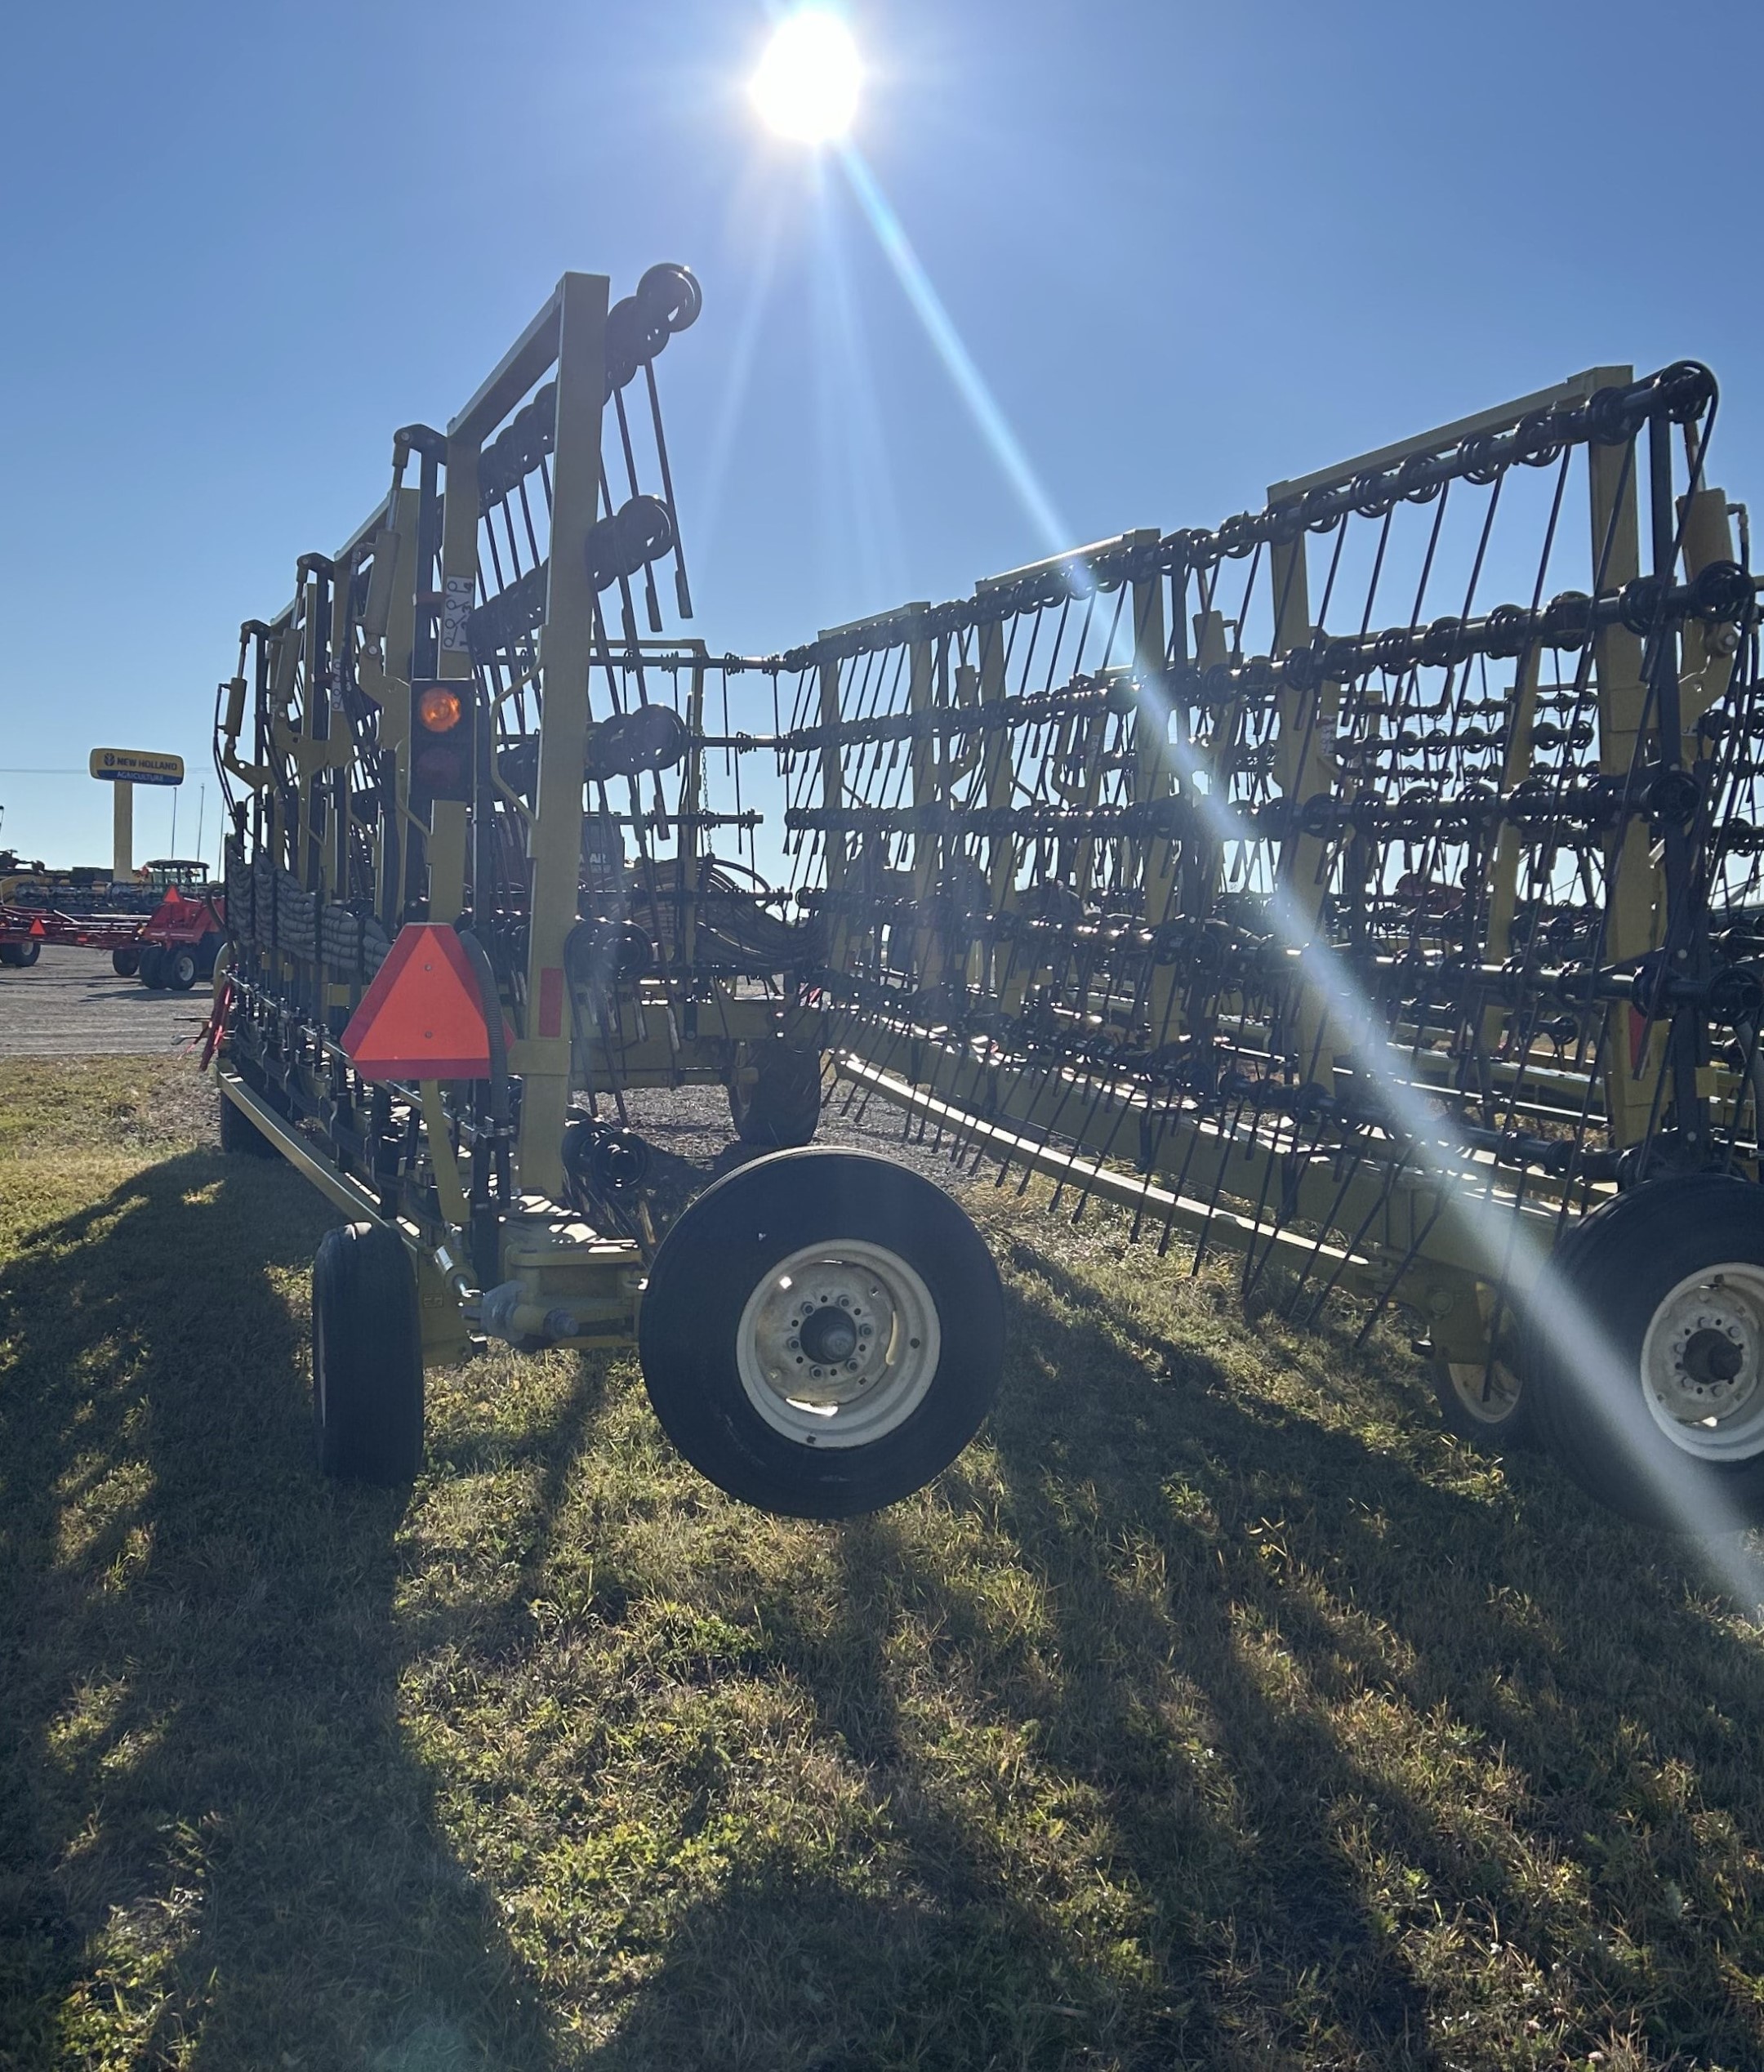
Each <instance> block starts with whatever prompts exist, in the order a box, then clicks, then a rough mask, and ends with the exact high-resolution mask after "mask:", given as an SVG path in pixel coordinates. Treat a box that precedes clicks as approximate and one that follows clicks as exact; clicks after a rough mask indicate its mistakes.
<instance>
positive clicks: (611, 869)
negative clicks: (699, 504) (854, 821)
mask: <svg viewBox="0 0 1764 2072" xmlns="http://www.w3.org/2000/svg"><path fill="white" fill-rule="evenodd" d="M698 307H699V291H698V287H697V282H696V281H695V280H694V279H693V277H692V275H691V274H689V273H688V272H687V271H686V270H684V268H681V267H677V266H667V265H663V266H657V267H653V268H652V269H651V270H649V271H648V273H647V274H644V277H643V278H642V280H641V281H640V282H639V283H638V286H637V288H636V290H635V293H633V294H632V295H630V296H626V297H624V298H622V299H621V300H620V301H616V302H613V303H612V304H611V305H610V307H609V306H608V283H607V282H606V281H605V280H604V278H599V277H597V276H592V275H586V274H568V275H566V276H565V277H564V280H563V281H562V283H560V284H559V287H558V290H557V292H556V293H555V295H554V296H552V297H551V299H550V301H548V302H547V304H546V306H545V308H544V309H543V310H541V312H540V314H539V315H538V316H537V318H536V319H535V320H534V321H533V323H532V324H531V325H530V326H529V327H528V329H527V331H526V332H524V333H523V335H522V336H521V337H520V339H519V341H517V342H516V344H515V346H514V347H513V348H512V349H511V350H510V352H509V354H507V355H506V358H505V359H503V361H502V363H501V365H500V366H499V367H498V368H497V369H496V371H495V372H493V373H492V375H491V376H490V377H489V378H488V381H486V382H485V383H484V384H483V386H482V387H481V388H480V389H479V391H478V393H477V394H475V395H474V397H473V398H472V399H471V400H470V402H469V403H467V404H466V408H464V410H463V411H462V412H461V413H460V415H459V416H458V417H456V418H454V420H453V421H452V423H451V424H450V425H449V426H448V429H447V430H446V431H445V432H444V433H443V432H439V431H435V430H430V429H429V428H427V427H425V426H420V425H413V426H407V427H406V428H405V429H404V430H401V431H400V432H399V433H398V434H397V435H396V438H395V439H394V446H393V468H392V481H391V486H390V490H389V491H388V492H387V495H386V497H385V501H384V502H383V503H382V504H381V505H380V506H377V507H376V510H374V511H373V512H372V514H371V515H370V516H369V518H368V519H367V522H366V523H365V524H363V526H362V528H360V529H359V532H357V533H356V534H355V535H354V537H353V538H351V539H350V541H348V542H347V543H346V544H345V546H343V547H342V548H341V550H340V551H339V552H337V553H336V555H328V556H327V555H315V554H314V555H305V556H303V557H302V558H301V560H300V562H299V563H298V564H297V572H296V590H295V595H294V596H293V598H292V601H291V602H290V603H289V604H287V607H286V608H284V609H283V611H282V612H281V613H279V614H278V616H277V617H274V619H271V620H267V621H252V622H247V625H246V626H244V627H243V630H242V639H241V648H240V665H239V669H238V674H237V675H235V676H234V678H233V679H232V680H231V681H230V682H229V683H228V684H223V685H222V686H221V690H220V703H219V706H218V708H217V715H216V717H217V728H216V746H217V760H218V763H219V766H220V771H221V773H222V782H223V786H225V787H228V788H229V807H230V809H231V812H232V816H233V829H234V833H233V838H232V840H231V844H230V847H229V854H228V861H227V882H226V919H227V925H228V929H229V934H230V936H231V938H232V951H231V956H230V959H229V964H228V965H227V967H226V969H225V975H224V978H223V980H222V984H223V986H224V988H225V991H224V994H223V998H224V1000H225V1008H224V1010H223V1011H224V1016H225V1032H224V1037H223V1041H222V1047H221V1052H220V1076H221V1087H222V1091H223V1094H224V1096H225V1098H224V1101H223V1105H222V1111H221V1113H222V1122H223V1131H222V1134H223V1140H224V1142H225V1143H226V1144H228V1145H229V1147H233V1148H235V1149H238V1150H241V1151H264V1152H269V1151H280V1152H282V1153H283V1155H285V1156H287V1157H288V1158H289V1159H290V1160H291V1161H293V1162H294V1163H295V1164H296V1165H297V1166H299V1167H300V1168H301V1170H303V1171H304V1172H305V1173H306V1174H307V1175H308V1176H309V1177H310V1179H313V1180H314V1182H316V1183H317V1184H318V1186H319V1187H320V1188H323V1190H324V1192H326V1193H327V1195H329V1196H330V1197H331V1198H332V1201H334V1202H335V1203H336V1205H337V1206H338V1207H339V1208H341V1210H343V1212H344V1213H345V1215H347V1216H349V1217H350V1218H351V1219H353V1220H352V1221H351V1223H350V1225H349V1226H348V1228H345V1229H341V1230H337V1231H334V1232H332V1233H330V1235H329V1236H328V1237H327V1239H326V1240H325V1242H324V1244H323V1246H322V1247H321V1249H320V1252H319V1255H318V1261H317V1263H316V1266H315V1268H314V1410H315V1415H316V1419H317V1424H318V1445H319V1452H320V1457H321V1460H322V1462H323V1465H324V1466H325V1467H326V1468H327V1469H328V1470H329V1471H331V1472H333V1473H339V1474H344V1475H351V1476H357V1477H364V1478H367V1479H376V1480H397V1479H400V1478H403V1477H408V1475H409V1474H411V1473H413V1472H414V1470H415V1468H416V1464H417V1463H418V1461H419V1459H420V1458H421V1433H422V1374H423V1368H424V1366H425V1363H429V1364H433V1363H434V1362H436V1361H444V1360H447V1359H449V1358H452V1357H457V1356H458V1354H459V1353H460V1352H462V1351H463V1350H464V1348H466V1346H467V1344H468V1343H470V1340H471V1339H473V1338H474V1337H478V1338H483V1337H488V1336H494V1337H499V1338H501V1339H505V1340H506V1341H508V1342H510V1343H512V1344H514V1345H515V1346H517V1347H520V1348H537V1347H540V1346H546V1345H564V1346H579V1347H588V1346H596V1345H616V1344H620V1343H627V1342H630V1340H632V1339H636V1340H637V1341H638V1343H639V1349H640V1352H641V1356H642V1360H643V1366H644V1377H645V1380H646V1382H647V1384H648V1388H649V1392H650V1394H651V1397H652V1399H653V1401H654V1403H655V1406H656V1408H657V1412H658V1414H659V1415H660V1416H661V1418H662V1423H663V1424H664V1425H665V1427H666V1429H667V1430H668V1432H669V1433H670V1436H671V1437H673V1438H674V1440H675V1442H676V1444H678V1445H679V1447H680V1448H681V1450H683V1451H684V1453H685V1454H686V1455H688V1458H690V1459H692V1460H693V1462H694V1463H695V1464H697V1465H698V1466H699V1467H700V1468H702V1469H703V1470H704V1472H705V1473H706V1474H708V1475H709V1476H711V1477H712V1478H713V1479H714V1480H715V1481H716V1482H719V1483H720V1484H721V1485H722V1486H724V1488H725V1489H727V1490H728V1491H731V1492H732V1493H733V1494H734V1495H737V1496H739V1497H742V1498H743V1499H746V1500H748V1501H751V1502H753V1503H756V1504H762V1505H764V1506H767V1507H769V1508H774V1509H777V1510H781V1511H784V1512H790V1513H806V1514H810V1515H818V1516H837V1515H841V1514H844V1513H849V1512H853V1511H858V1510H863V1509H868V1508H874V1507H875V1506H876V1505H879V1504H886V1503H888V1502H890V1501H892V1500H893V1499H895V1498H898V1497H899V1496H901V1495H905V1494H907V1493H908V1492H909V1491H911V1490H913V1489H915V1488H917V1487H918V1486H920V1484H922V1483H923V1482H925V1481H927V1480H928V1479H929V1477H932V1476H933V1475H934V1474H936V1473H938V1471H939V1470H940V1469H941V1468H942V1467H944V1466H945V1465H946V1464H947V1462H948V1461H949V1460H950V1459H952V1458H953V1457H954V1455H956V1453H957V1452H959V1451H960V1449H961V1447H962V1446H964V1445H965V1444H966V1442H967V1441H968V1440H969V1438H970V1437H972V1436H973V1433H974V1431H975V1430H976V1428H978V1424H979V1423H980V1420H981V1419H982V1417H983V1416H984V1415H985V1412H986V1410H987V1405H988V1403H989V1402H990V1401H991V1396H992V1393H993V1391H994V1389H995V1387H996V1380H997V1375H998V1370H999V1365H1000V1357H1001V1351H1002V1328H1003V1327H1002V1300H1001V1296H1000V1290H999V1285H998V1280H997V1276H996V1272H995V1271H994V1268H993V1267H992V1263H991V1259H990V1257H989V1255H988V1254H987V1250H986V1248H985V1246H984V1245H983V1244H982V1241H981V1240H980V1238H979V1237H978V1234H977V1233H976V1232H975V1231H974V1230H973V1226H972V1225H971V1224H970V1223H969V1221H968V1219H966V1217H965V1216H964V1215H963V1214H962V1213H961V1211H960V1210H959V1209H958V1208H957V1207H956V1205H955V1203H954V1202H953V1201H951V1199H950V1197H949V1196H947V1194H946V1193H945V1192H943V1191H942V1190H941V1189H940V1188H938V1187H936V1186H935V1185H934V1184H933V1183H931V1182H930V1181H929V1180H927V1179H924V1178H922V1177H921V1176H920V1175H919V1174H915V1173H913V1172H911V1171H909V1170H906V1169H905V1168H903V1167H902V1166H899V1165H894V1164H893V1163H891V1162H890V1161H887V1160H884V1159H879V1158H875V1157H873V1156H862V1155H860V1154H858V1153H853V1152H836V1151H831V1150H822V1149H817V1148H807V1147H808V1145H809V1138H811V1137H812V1136H813V1133H814V1130H815V1126H816V1123H817V1119H818V1116H819V1110H820V1098H821V1070H820V1064H821V1032H820V1026H819V1025H820V1021H821V1016H820V1014H819V1012H818V1010H817V1009H814V1008H813V1007H812V1006H809V1005H804V1002H805V1000H807V999H808V998H809V977H810V974H812V972H813V969H815V967H816V966H817V965H818V963H819V961H820V960H821V955H822V952H821V950H820V947H819V946H818V943H817V938H816V937H815V935H814V932H813V928H812V927H811V926H810V925H809V924H808V923H807V922H805V921H804V920H801V919H800V918H796V917H793V916H791V915H790V914H789V913H788V911H786V906H785V902H783V900H782V898H781V897H779V896H777V895H775V894H773V893H771V892H770V891H768V888H767V887H766V886H765V885H764V884H763V883H762V882H760V880H759V878H758V876H757V875H756V873H755V871H754V869H753V866H752V860H751V859H752V853H753V834H754V830H755V827H756V825H757V823H758V818H759V816H758V813H757V812H756V810H755V808H754V807H753V806H752V805H751V804H750V803H749V802H748V800H747V798H746V795H745V793H744V789H743V782H742V764H743V761H744V760H746V758H747V757H748V756H749V755H751V752H752V743H751V742H750V741H749V740H748V738H747V737H745V736H742V737H737V736H736V735H735V734H733V733H731V731H730V729H729V727H728V719H727V713H728V669H727V668H726V667H725V666H724V664H722V663H720V662H715V661H713V660H712V659H711V657H709V656H708V655H707V653H706V650H705V648H704V647H703V645H702V643H697V642H693V641H690V640H686V639H680V638H679V637H677V636H676V635H675V634H674V633H673V632H671V631H670V625H671V624H672V622H673V621H675V619H678V618H681V617H685V616H686V615H687V614H688V613H689V611H690V594H689V590H688V576H687V568H686V563H685V559H684V552H683V549H682V546H681V542H680V539H679V531H678V527H677V524H676V519H675V507H674V497H673V488H672V483H671V477H670V463H669V457H668V451H667V446H666V436H665V434H664V431H663V429H662V415H661V410H660V405H659V400H658V392H657V377H656V362H657V359H658V358H659V357H660V356H661V354H662V352H663V350H665V349H666V347H667V345H669V343H670V340H672V339H673V338H674V337H675V336H676V335H677V334H679V333H680V332H684V331H685V330H687V329H688V328H689V327H690V325H691V324H692V323H693V319H695V318H696V316H697V312H698ZM725 792H726V793H727V796H726V797H725V796H724V793H725ZM744 838H745V840H746V848H747V850H748V860H747V861H746V862H743V860H742V844H743V840H744ZM692 1083H709V1084H712V1085H724V1086H726V1087H727V1088H728V1093H729V1099H730V1103H731V1107H732V1111H733V1120H734V1123H735V1125H736V1127H737V1131H738V1134H739V1135H740V1136H741V1137H742V1138H743V1139H744V1140H745V1141H746V1143H747V1144H749V1145H751V1146H752V1147H754V1148H755V1154H756V1155H755V1156H754V1157H752V1158H751V1159H750V1160H747V1161H745V1162H736V1163H733V1167H732V1170H725V1171H724V1172H723V1173H722V1174H721V1175H720V1177H719V1178H718V1179H715V1181H714V1183H712V1184H711V1186H709V1187H708V1188H704V1189H703V1191H702V1192H700V1193H699V1194H698V1195H697V1198H696V1199H688V1191H687V1189H686V1188H685V1187H684V1186H683V1184H682V1179H683V1176H682V1174H681V1172H680V1170H679V1169H680V1168H681V1167H682V1166H683V1165H684V1161H679V1160H671V1161H670V1160H667V1159H665V1158H662V1157H660V1156H652V1155H651V1152H650V1149H649V1147H648V1146H647V1145H646V1144H645V1143H644V1142H643V1141H642V1140H641V1139H640V1138H639V1137H637V1136H636V1135H635V1134H634V1133H633V1132H632V1131H631V1130H630V1129H629V1128H627V1127H626V1121H627V1115H626V1096H627V1094H629V1093H630V1092H631V1091H632V1090H634V1089H640V1088H645V1087H656V1086H679V1085H688V1084H692ZM732 1156H733V1157H736V1158H738V1154H732ZM721 1162H722V1163H723V1164H724V1165H728V1164H730V1160H728V1159H725V1160H724V1161H721ZM695 1177H696V1178H697V1179H698V1180H700V1181H702V1178H703V1175H702V1174H697V1175H696V1176H695Z"/></svg>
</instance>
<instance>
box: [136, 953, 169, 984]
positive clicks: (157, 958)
mask: <svg viewBox="0 0 1764 2072" xmlns="http://www.w3.org/2000/svg"><path fill="white" fill-rule="evenodd" d="M165 963H166V953H165V951H163V949H162V948H161V947H160V946H159V945H158V943H157V942H144V943H143V944H142V945H141V953H140V982H141V983H142V984H143V985H144V986H145V987H148V989H149V991H153V992H156V993H163V991H165V983H166V979H165Z"/></svg>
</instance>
